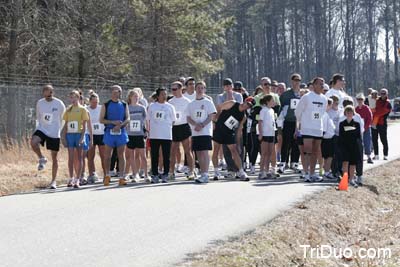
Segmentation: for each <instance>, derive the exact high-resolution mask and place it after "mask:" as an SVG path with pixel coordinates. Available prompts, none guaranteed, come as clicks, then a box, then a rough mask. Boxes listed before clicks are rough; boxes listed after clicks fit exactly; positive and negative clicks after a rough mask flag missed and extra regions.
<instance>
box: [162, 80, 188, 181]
mask: <svg viewBox="0 0 400 267" xmlns="http://www.w3.org/2000/svg"><path fill="white" fill-rule="evenodd" d="M182 87H183V85H182V83H181V82H179V81H176V82H173V83H172V84H171V91H172V94H173V95H174V97H173V98H171V99H170V100H169V101H168V103H170V104H171V105H172V106H174V108H175V112H176V121H175V123H174V126H172V145H171V159H170V160H171V162H170V169H169V172H170V174H169V179H170V180H174V179H175V161H176V154H177V153H178V149H179V144H180V143H182V145H183V150H184V152H185V156H186V160H187V164H188V167H189V173H188V176H187V177H188V179H189V180H193V179H194V176H195V175H194V173H193V169H194V163H193V156H192V153H191V149H190V136H191V135H192V131H191V129H190V126H189V124H188V122H187V119H186V109H187V106H188V104H189V103H190V102H191V101H190V100H189V99H188V98H186V97H184V96H183V95H182Z"/></svg>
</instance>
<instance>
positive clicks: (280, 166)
mask: <svg viewBox="0 0 400 267" xmlns="http://www.w3.org/2000/svg"><path fill="white" fill-rule="evenodd" d="M285 165H286V164H285V163H284V162H281V163H279V164H278V173H281V174H282V173H284V172H285Z"/></svg>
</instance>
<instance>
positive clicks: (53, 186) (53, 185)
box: [50, 181, 57, 189]
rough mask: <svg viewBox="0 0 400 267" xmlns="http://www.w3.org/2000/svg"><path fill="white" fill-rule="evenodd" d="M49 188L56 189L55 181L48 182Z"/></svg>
mask: <svg viewBox="0 0 400 267" xmlns="http://www.w3.org/2000/svg"><path fill="white" fill-rule="evenodd" d="M50 189H57V183H56V181H53V182H51V184H50Z"/></svg>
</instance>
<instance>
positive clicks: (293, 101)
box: [290, 98, 299, 109]
mask: <svg viewBox="0 0 400 267" xmlns="http://www.w3.org/2000/svg"><path fill="white" fill-rule="evenodd" d="M298 103H299V99H297V98H292V99H290V109H296V108H297V104H298Z"/></svg>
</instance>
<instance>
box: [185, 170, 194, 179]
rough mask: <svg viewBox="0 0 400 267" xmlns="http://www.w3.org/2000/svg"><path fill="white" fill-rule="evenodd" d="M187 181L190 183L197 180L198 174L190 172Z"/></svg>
mask: <svg viewBox="0 0 400 267" xmlns="http://www.w3.org/2000/svg"><path fill="white" fill-rule="evenodd" d="M186 179H188V180H189V181H192V180H194V179H196V172H195V171H192V172H190V171H189V172H188V174H187V175H186Z"/></svg>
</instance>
